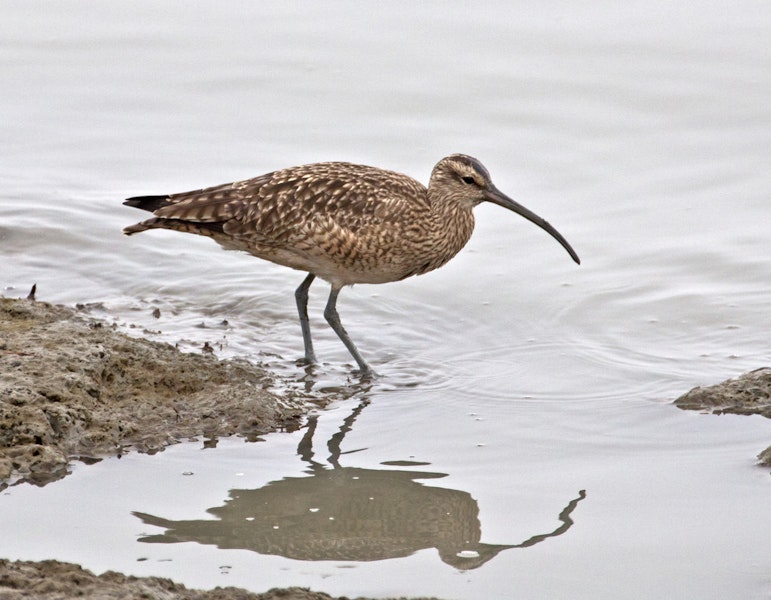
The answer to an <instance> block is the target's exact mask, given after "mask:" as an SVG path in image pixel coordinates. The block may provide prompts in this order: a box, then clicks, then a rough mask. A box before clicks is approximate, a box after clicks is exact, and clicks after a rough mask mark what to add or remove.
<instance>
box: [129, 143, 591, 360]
mask: <svg viewBox="0 0 771 600" xmlns="http://www.w3.org/2000/svg"><path fill="white" fill-rule="evenodd" d="M481 202H493V203H494V204H498V205H499V206H502V207H503V208H507V209H509V210H511V211H514V212H516V213H518V214H519V215H521V216H523V217H524V218H526V219H528V220H529V221H531V222H533V223H535V224H536V225H538V226H539V227H541V228H542V229H544V230H546V231H547V232H548V233H549V234H551V235H552V237H554V238H555V239H556V240H557V241H558V242H559V243H560V244H562V246H563V247H564V248H565V250H567V251H568V253H569V254H570V256H571V257H572V258H573V260H574V261H575V262H576V263H579V264H580V260H579V258H578V255H577V254H576V253H575V251H574V250H573V248H571V246H570V244H569V243H568V242H567V240H566V239H565V238H564V237H562V235H561V234H560V233H559V232H558V231H557V230H556V229H555V228H554V227H552V226H551V225H550V224H549V223H548V222H547V221H545V220H544V219H542V218H541V217H539V216H538V215H536V214H535V213H533V212H532V211H530V210H528V209H527V208H525V207H524V206H522V205H520V204H518V203H517V202H514V201H513V200H512V199H511V198H509V197H508V196H506V195H505V194H503V193H502V192H501V191H500V190H498V188H496V187H495V185H493V182H492V180H491V179H490V173H489V172H488V171H487V169H486V168H485V167H484V166H483V165H482V163H480V162H479V161H478V160H477V159H475V158H472V157H470V156H466V155H464V154H453V155H451V156H448V157H446V158H443V159H442V160H440V161H439V162H438V163H437V164H436V166H435V167H434V170H433V171H432V173H431V180H430V182H429V184H428V188H426V187H425V186H424V185H423V184H421V183H420V182H418V181H416V180H415V179H413V178H411V177H408V176H407V175H403V174H401V173H395V172H393V171H386V170H383V169H377V168H375V167H368V166H364V165H354V164H350V163H344V162H327V163H315V164H310V165H304V166H299V167H291V168H289V169H283V170H281V171H274V172H272V173H267V174H265V175H260V176H259V177H255V178H253V179H246V180H244V181H236V182H234V183H227V184H224V185H218V186H214V187H209V188H205V189H201V190H196V191H193V192H183V193H180V194H171V195H166V196H138V197H134V198H129V199H128V200H126V201H125V202H124V204H125V205H127V206H133V207H136V208H141V209H142V210H147V211H149V212H151V213H153V215H154V216H153V218H151V219H148V220H146V221H142V222H141V223H137V224H136V225H131V226H130V227H126V228H125V229H124V230H123V232H124V233H125V234H126V235H131V234H133V233H139V232H140V231H145V230H147V229H157V228H161V229H172V230H174V231H183V232H186V233H196V234H199V235H205V236H207V237H211V238H213V239H214V240H215V241H217V242H218V243H219V244H220V245H221V246H223V247H224V248H227V249H236V250H243V251H245V252H248V253H250V254H253V255H254V256H256V257H258V258H263V259H265V260H269V261H271V262H274V263H278V264H280V265H284V266H286V267H291V268H293V269H297V270H299V271H306V272H307V273H308V275H307V277H306V278H305V279H304V281H303V282H302V283H301V284H300V287H298V288H297V290H296V292H295V299H296V301H297V311H298V313H299V315H300V326H301V328H302V334H303V343H304V346H305V361H306V362H307V363H309V364H312V363H315V362H316V355H315V353H314V351H313V342H312V340H311V330H310V324H309V322H308V289H309V288H310V286H311V283H313V280H314V279H315V278H316V277H320V278H321V279H324V280H325V281H327V282H329V284H330V285H331V287H332V289H331V292H330V294H329V299H328V300H327V305H326V308H325V310H324V317H325V318H326V320H327V322H328V323H329V325H330V326H331V327H332V329H333V330H334V331H335V333H336V334H337V335H338V337H339V338H340V339H341V340H342V342H343V344H345V346H346V348H348V351H349V352H350V353H351V355H352V356H353V358H354V359H355V360H356V363H357V364H358V366H359V369H360V370H361V373H362V375H371V374H372V369H371V368H370V366H369V365H368V364H367V362H366V361H365V360H364V358H363V357H362V356H361V354H360V352H359V351H358V349H357V348H356V345H355V344H354V343H353V341H351V338H350V337H349V335H348V333H347V332H346V330H345V328H344V327H343V325H342V323H341V322H340V317H339V315H338V313H337V296H338V294H339V293H340V290H341V289H342V288H343V287H344V286H346V285H353V284H354V283H387V282H389V281H399V280H401V279H406V278H407V277H412V276H413V275H422V274H423V273H428V272H429V271H433V270H434V269H438V268H439V267H441V266H442V265H444V264H445V263H446V262H447V261H449V260H450V259H451V258H452V257H453V256H455V255H456V254H457V253H458V252H459V251H460V249H461V248H463V246H465V245H466V242H468V240H469V238H470V237H471V232H472V231H473V229H474V215H473V212H472V209H473V208H474V207H475V206H476V205H477V204H480V203H481Z"/></svg>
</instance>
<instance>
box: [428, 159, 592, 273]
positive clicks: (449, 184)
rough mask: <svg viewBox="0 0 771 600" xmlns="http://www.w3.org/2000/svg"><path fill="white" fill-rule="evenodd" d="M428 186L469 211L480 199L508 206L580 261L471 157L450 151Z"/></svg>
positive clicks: (548, 226) (546, 224) (557, 234)
mask: <svg viewBox="0 0 771 600" xmlns="http://www.w3.org/2000/svg"><path fill="white" fill-rule="evenodd" d="M428 189H429V195H430V196H434V195H436V196H441V197H442V198H443V199H445V200H449V201H453V202H456V203H458V204H460V205H461V206H463V207H464V208H467V209H469V210H470V209H471V208H473V207H474V206H476V205H477V204H480V203H481V202H492V203H493V204H497V205H498V206H502V207H503V208H507V209H508V210H511V211H513V212H515V213H517V214H518V215H521V216H523V217H525V218H526V219H527V220H528V221H530V222H532V223H535V224H536V225H538V227H540V228H541V229H543V230H544V231H546V232H548V233H549V235H551V236H552V237H553V238H554V239H556V240H557V241H558V242H559V243H560V244H561V245H562V247H563V248H565V250H567V251H568V254H570V257H571V258H572V259H573V260H574V261H576V263H578V264H581V260H580V259H579V258H578V254H576V252H575V250H573V248H572V247H571V246H570V244H569V243H568V241H567V240H566V239H565V238H564V237H562V234H560V232H559V231H557V230H556V229H554V227H552V226H551V224H549V222H548V221H546V220H545V219H542V218H541V217H539V216H538V215H537V214H535V213H534V212H532V211H531V210H529V209H527V208H525V207H524V206H522V205H521V204H519V203H517V202H514V200H512V199H511V198H509V197H508V196H507V195H506V194H504V193H503V192H501V191H500V190H499V189H498V188H497V187H495V185H494V184H493V182H492V179H491V178H490V172H489V171H488V170H487V169H486V168H485V166H484V165H483V164H482V163H481V162H479V161H478V160H477V159H476V158H473V157H472V156H467V155H465V154H452V155H450V156H447V157H445V158H443V159H442V160H440V161H439V162H438V163H437V164H436V166H435V167H434V170H433V171H432V172H431V181H430V183H429V187H428Z"/></svg>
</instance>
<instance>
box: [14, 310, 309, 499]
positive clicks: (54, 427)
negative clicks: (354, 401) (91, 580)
mask: <svg viewBox="0 0 771 600" xmlns="http://www.w3.org/2000/svg"><path fill="white" fill-rule="evenodd" d="M271 381H272V380H271V377H270V376H269V375H268V374H267V373H266V372H264V371H263V370H262V369H260V368H259V367H258V366H256V365H253V364H251V363H248V362H246V361H241V360H218V359H217V358H216V357H215V356H213V355H212V354H211V353H200V354H190V353H184V352H180V351H179V350H177V349H176V348H174V347H173V346H171V345H169V344H163V343H158V342H152V341H148V340H143V339H135V338H132V337H129V336H127V335H124V334H122V333H120V332H117V331H114V330H113V329H112V328H111V327H110V326H109V325H107V324H104V323H103V322H101V321H97V320H94V319H91V318H89V317H88V316H87V314H84V313H81V312H78V311H76V310H74V309H70V308H66V307H63V306H53V305H50V304H47V303H45V302H36V301H34V300H29V299H27V300H15V299H7V298H0V489H2V485H3V481H6V482H7V481H8V480H16V481H17V482H18V481H27V482H30V483H35V484H39V485H42V484H45V483H48V482H50V481H53V480H55V479H58V478H60V477H63V476H65V475H66V474H67V465H68V464H69V463H70V461H71V460H73V459H82V460H85V461H92V460H97V459H99V458H100V457H103V456H107V455H115V454H120V453H122V452H125V451H126V450H127V449H133V450H138V451H140V452H149V453H152V452H156V451H158V450H161V449H162V448H164V447H165V446H167V445H169V444H173V443H175V442H177V441H180V440H187V439H192V438H198V437H202V436H212V437H221V436H229V435H234V434H238V435H242V436H246V437H257V436H259V435H260V434H264V433H267V432H270V431H275V430H277V429H280V428H292V427H293V426H296V424H297V423H298V422H299V419H300V418H301V417H302V415H303V414H304V412H305V411H306V408H305V403H304V402H303V401H302V399H295V400H291V399H287V398H286V397H279V396H277V395H275V394H273V393H271V392H270V391H269V387H270V384H271Z"/></svg>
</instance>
